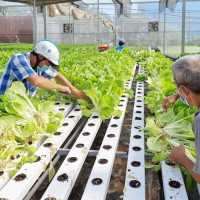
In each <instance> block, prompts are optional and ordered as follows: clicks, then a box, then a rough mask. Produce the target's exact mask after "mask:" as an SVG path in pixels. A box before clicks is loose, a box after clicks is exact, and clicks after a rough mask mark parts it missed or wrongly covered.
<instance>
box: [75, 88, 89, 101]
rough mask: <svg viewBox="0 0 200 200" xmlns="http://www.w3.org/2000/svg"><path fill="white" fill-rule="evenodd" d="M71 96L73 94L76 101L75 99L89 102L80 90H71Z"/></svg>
mask: <svg viewBox="0 0 200 200" xmlns="http://www.w3.org/2000/svg"><path fill="white" fill-rule="evenodd" d="M72 94H73V96H74V99H75V100H77V99H84V100H86V101H88V100H89V97H88V96H87V95H86V94H85V92H83V91H81V90H78V89H73V90H72Z"/></svg>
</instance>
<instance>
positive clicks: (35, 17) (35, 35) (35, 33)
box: [33, 0, 38, 44]
mask: <svg viewBox="0 0 200 200" xmlns="http://www.w3.org/2000/svg"><path fill="white" fill-rule="evenodd" d="M33 18H34V34H33V37H34V38H33V42H34V43H35V44H36V43H37V41H38V38H37V7H36V0H34V2H33Z"/></svg>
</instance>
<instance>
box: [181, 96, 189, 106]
mask: <svg viewBox="0 0 200 200" xmlns="http://www.w3.org/2000/svg"><path fill="white" fill-rule="evenodd" d="M179 95H180V94H179ZM179 99H180V101H182V102H183V103H185V104H186V105H188V106H190V104H189V103H188V102H187V100H186V99H183V98H182V97H181V95H180V98H179Z"/></svg>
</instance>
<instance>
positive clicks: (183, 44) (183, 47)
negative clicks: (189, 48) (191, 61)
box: [181, 0, 185, 53]
mask: <svg viewBox="0 0 200 200" xmlns="http://www.w3.org/2000/svg"><path fill="white" fill-rule="evenodd" d="M184 52H185V0H182V41H181V53H184Z"/></svg>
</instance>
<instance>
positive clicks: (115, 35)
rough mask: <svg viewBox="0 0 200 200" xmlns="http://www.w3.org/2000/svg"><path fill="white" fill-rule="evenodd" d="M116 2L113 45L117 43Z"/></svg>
mask: <svg viewBox="0 0 200 200" xmlns="http://www.w3.org/2000/svg"><path fill="white" fill-rule="evenodd" d="M116 9H117V8H116V4H115V33H114V37H115V46H116V45H117V26H116V22H117V11H116Z"/></svg>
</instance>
